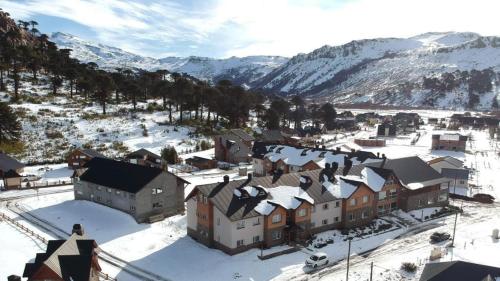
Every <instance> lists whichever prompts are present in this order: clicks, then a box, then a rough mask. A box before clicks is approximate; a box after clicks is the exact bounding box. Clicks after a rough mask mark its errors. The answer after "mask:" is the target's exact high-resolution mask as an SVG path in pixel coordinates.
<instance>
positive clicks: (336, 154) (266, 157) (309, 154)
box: [252, 142, 380, 176]
mask: <svg viewBox="0 0 500 281" xmlns="http://www.w3.org/2000/svg"><path fill="white" fill-rule="evenodd" d="M252 152H253V154H252V158H253V160H252V162H253V168H254V175H255V176H267V175H273V174H274V173H275V172H276V171H278V170H280V172H282V173H285V174H286V173H293V172H302V171H310V170H316V169H321V168H324V167H325V163H330V164H332V163H337V164H336V165H337V166H339V167H343V166H345V165H346V164H348V165H353V164H354V165H357V164H361V163H367V162H370V161H377V160H379V159H380V158H379V157H377V156H376V155H375V154H373V153H371V152H366V151H350V152H345V151H341V150H340V147H338V148H337V149H335V150H329V149H326V148H325V147H321V148H320V147H319V146H317V147H314V148H309V147H302V146H290V145H276V144H270V143H263V142H255V143H254V146H253V148H252Z"/></svg>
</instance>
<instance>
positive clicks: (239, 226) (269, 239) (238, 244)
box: [186, 170, 342, 254]
mask: <svg viewBox="0 0 500 281" xmlns="http://www.w3.org/2000/svg"><path fill="white" fill-rule="evenodd" d="M323 174H324V170H315V171H306V172H302V173H292V174H281V175H276V176H269V177H259V178H257V177H252V176H251V175H249V176H248V178H247V179H243V180H236V181H229V177H227V176H226V177H224V179H223V181H222V182H218V183H213V184H206V185H199V186H196V187H195V188H194V189H193V191H192V192H191V193H190V194H189V195H188V196H187V198H186V204H187V220H188V235H189V236H191V237H192V238H193V239H195V240H197V241H198V242H200V243H202V244H205V245H206V246H208V247H212V248H217V249H220V250H222V251H224V252H226V253H228V254H236V253H239V252H242V251H245V250H247V249H249V248H254V247H266V248H267V247H272V246H275V245H279V244H283V243H295V242H299V241H305V239H307V238H308V237H310V235H311V234H314V233H318V232H321V231H325V230H328V229H334V228H338V227H340V226H341V224H342V203H341V200H340V199H338V198H336V197H335V196H333V194H332V193H331V192H330V191H325V190H324V189H325V187H324V186H323V181H324V177H323ZM330 174H331V175H333V174H332V173H330Z"/></svg>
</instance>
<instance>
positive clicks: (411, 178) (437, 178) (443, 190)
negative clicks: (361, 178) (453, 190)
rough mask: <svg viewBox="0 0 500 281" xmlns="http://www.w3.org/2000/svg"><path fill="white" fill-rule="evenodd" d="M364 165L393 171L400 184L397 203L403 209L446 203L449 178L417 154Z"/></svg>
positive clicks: (436, 205)
mask: <svg viewBox="0 0 500 281" xmlns="http://www.w3.org/2000/svg"><path fill="white" fill-rule="evenodd" d="M366 165H367V166H370V167H376V168H384V169H388V170H391V171H393V172H394V174H395V176H396V177H397V178H398V180H399V182H400V183H401V186H402V189H401V193H400V194H399V196H398V197H399V203H398V205H399V207H400V208H401V209H403V210H404V211H410V210H415V209H421V208H428V207H438V206H446V205H448V195H449V187H450V180H449V179H447V178H445V177H443V176H442V175H441V174H440V173H438V172H437V171H436V170H434V169H433V168H432V167H431V166H430V165H429V164H428V163H426V162H425V161H423V160H422V159H420V158H419V157H417V156H411V157H403V158H397V159H383V160H382V161H379V162H374V163H368V164H366Z"/></svg>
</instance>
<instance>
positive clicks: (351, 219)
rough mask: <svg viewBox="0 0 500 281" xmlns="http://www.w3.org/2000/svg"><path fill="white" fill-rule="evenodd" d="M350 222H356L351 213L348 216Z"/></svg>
mask: <svg viewBox="0 0 500 281" xmlns="http://www.w3.org/2000/svg"><path fill="white" fill-rule="evenodd" d="M348 218H349V221H354V215H353V214H352V213H351V214H349V215H348Z"/></svg>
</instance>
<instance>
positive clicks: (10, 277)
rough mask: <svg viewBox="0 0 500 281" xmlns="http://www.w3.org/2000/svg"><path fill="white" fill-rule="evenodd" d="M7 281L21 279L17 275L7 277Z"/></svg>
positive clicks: (18, 280)
mask: <svg viewBox="0 0 500 281" xmlns="http://www.w3.org/2000/svg"><path fill="white" fill-rule="evenodd" d="M7 281H21V277H20V276H17V275H10V276H9V277H7Z"/></svg>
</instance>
